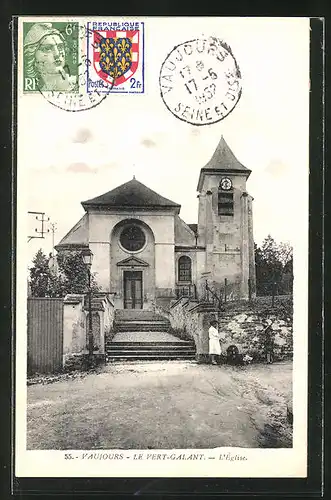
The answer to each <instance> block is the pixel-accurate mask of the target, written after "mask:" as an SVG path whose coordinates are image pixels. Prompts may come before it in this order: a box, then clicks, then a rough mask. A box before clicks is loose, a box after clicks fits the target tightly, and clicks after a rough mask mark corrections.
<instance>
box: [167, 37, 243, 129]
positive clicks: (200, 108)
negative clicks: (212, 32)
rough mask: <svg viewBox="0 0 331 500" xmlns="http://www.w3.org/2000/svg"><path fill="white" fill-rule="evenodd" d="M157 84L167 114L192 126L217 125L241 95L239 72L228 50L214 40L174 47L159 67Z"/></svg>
mask: <svg viewBox="0 0 331 500" xmlns="http://www.w3.org/2000/svg"><path fill="white" fill-rule="evenodd" d="M159 84H160V92H161V97H162V99H163V102H164V104H165V105H166V107H167V108H168V109H169V111H171V113H172V114H173V115H175V116H176V117H177V118H179V119H180V120H183V121H186V122H188V123H191V124H192V125H209V124H212V123H216V122H219V121H220V120H222V119H223V118H225V117H226V116H227V115H228V114H229V113H231V111H232V110H233V109H234V108H235V106H236V105H237V103H238V101H239V99H240V96H241V73H240V69H239V66H238V64H237V61H236V60H235V58H234V56H233V53H232V50H231V48H230V47H229V45H227V44H226V43H225V42H223V41H222V40H220V39H218V38H214V37H211V38H208V39H195V40H190V41H188V42H185V43H182V44H180V45H177V46H176V47H174V48H173V49H172V51H171V52H170V53H169V54H168V56H167V57H166V59H165V60H164V62H163V64H162V66H161V70H160V77H159Z"/></svg>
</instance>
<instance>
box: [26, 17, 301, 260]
mask: <svg viewBox="0 0 331 500" xmlns="http://www.w3.org/2000/svg"><path fill="white" fill-rule="evenodd" d="M199 36H203V37H205V36H216V37H219V38H221V39H222V40H224V41H226V43H227V44H229V45H230V46H231V48H232V52H233V54H234V56H235V58H236V60H237V63H238V65H239V67H240V71H241V74H242V96H241V99H240V100H239V102H238V104H237V106H236V107H235V108H234V110H233V112H232V113H231V114H230V115H228V116H227V117H226V118H225V119H224V120H222V121H220V122H218V123H215V124H211V125H208V126H203V127H197V126H194V125H190V124H188V123H186V122H183V121H180V120H179V119H178V118H176V117H175V116H173V115H172V114H171V113H170V112H169V111H168V109H167V108H166V107H165V105H164V103H163V101H162V99H161V97H160V92H159V85H158V78H159V71H160V67H161V64H162V62H163V60H164V59H165V57H166V56H167V54H168V53H169V52H170V51H171V50H172V48H173V47H174V46H175V45H178V44H180V43H183V42H185V41H187V40H191V39H193V38H197V37H199ZM145 89H146V91H145V93H144V94H136V95H134V94H131V95H119V94H110V95H109V96H107V97H106V99H105V100H104V101H102V102H101V103H100V104H99V105H98V106H96V107H95V108H93V109H90V110H86V111H83V112H79V113H70V112H66V111H64V110H61V109H58V108H56V107H54V106H52V105H51V104H50V103H49V102H47V100H46V99H44V97H43V96H42V95H41V94H39V93H36V94H35V95H31V94H30V95H23V94H22V93H21V92H19V98H18V167H17V168H18V189H19V193H20V201H19V207H18V211H19V213H20V216H21V217H22V221H23V218H24V222H22V225H21V226H20V228H19V231H20V235H21V236H22V234H23V235H24V239H25V242H26V241H27V236H28V235H29V234H32V233H33V232H34V229H35V227H38V225H37V226H36V221H35V218H34V217H35V216H32V215H28V213H27V212H28V211H40V212H45V214H46V216H47V217H49V218H50V220H51V221H52V222H55V223H56V225H57V230H56V233H55V244H56V243H57V242H59V241H60V240H61V238H62V237H63V236H64V235H65V234H66V233H67V232H68V231H69V230H70V229H71V227H72V226H74V224H75V223H76V222H77V221H78V220H79V218H80V217H82V215H84V209H83V208H82V206H81V201H84V200H87V199H90V198H93V197H95V196H97V195H100V194H102V193H105V192H107V191H110V190H111V189H113V188H115V187H116V186H118V185H120V184H122V183H124V182H126V181H128V180H130V179H132V177H133V175H135V177H136V178H137V179H138V180H139V181H141V182H143V183H144V184H146V185H147V186H148V187H150V188H151V189H153V190H155V191H157V192H158V193H160V194H161V195H163V196H165V197H166V198H169V199H171V200H173V201H175V202H177V203H180V204H181V206H182V208H181V213H180V215H181V217H182V219H184V220H185V221H186V222H187V223H194V222H197V209H198V199H197V192H196V186H197V182H198V177H199V172H200V169H201V168H202V167H203V166H204V165H205V164H206V163H207V162H208V161H209V159H210V158H211V156H212V154H213V152H214V150H215V148H216V146H217V144H218V142H219V140H220V138H221V136H222V135H223V136H224V139H225V140H226V142H227V143H228V145H229V147H230V148H231V149H232V151H233V153H234V154H235V156H236V157H237V158H238V160H239V161H240V162H241V163H242V164H243V165H245V166H246V167H247V168H249V169H250V170H252V173H251V175H250V177H249V179H248V182H247V190H248V192H249V193H250V194H251V195H252V196H253V197H254V202H253V217H254V219H253V228H254V239H255V241H256V243H257V244H260V243H261V242H262V241H263V239H264V238H265V237H266V236H267V235H268V234H271V235H272V236H273V237H274V238H275V239H276V240H277V241H289V242H290V243H292V244H293V243H295V241H298V237H297V235H298V234H299V233H300V226H301V225H302V227H305V220H306V218H307V217H308V210H307V186H308V171H309V170H308V169H309V166H308V123H309V116H308V109H309V108H308V106H309V101H308V99H309V21H308V20H307V19H296V18H287V19H284V18H283V19H277V18H269V19H266V18H204V19H203V20H202V19H199V18H190V19H189V20H183V19H182V18H174V19H169V18H162V19H158V18H147V19H145ZM23 214H24V215H23ZM37 224H38V223H37ZM25 244H26V245H27V247H26V250H27V254H28V259H29V260H31V258H32V257H33V255H34V254H35V253H36V251H37V250H38V248H42V249H43V250H44V251H45V252H46V253H48V252H50V251H51V250H52V237H51V235H47V236H46V238H45V239H44V240H42V239H32V240H31V241H30V242H29V243H25Z"/></svg>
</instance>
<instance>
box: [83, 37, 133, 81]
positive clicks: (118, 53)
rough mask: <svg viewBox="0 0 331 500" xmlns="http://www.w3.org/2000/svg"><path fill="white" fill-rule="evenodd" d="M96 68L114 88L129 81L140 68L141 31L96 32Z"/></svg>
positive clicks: (99, 74) (94, 44)
mask: <svg viewBox="0 0 331 500" xmlns="http://www.w3.org/2000/svg"><path fill="white" fill-rule="evenodd" d="M93 33H94V43H93V47H94V54H93V62H94V68H95V70H96V72H97V74H98V76H99V77H100V78H102V79H103V80H105V81H106V82H107V83H110V84H112V85H113V86H114V87H116V86H118V85H120V84H121V83H124V82H125V81H126V80H128V79H129V78H130V77H131V76H132V75H133V74H134V73H135V71H136V70H137V68H138V54H139V30H136V31H101V32H97V31H94V32H93Z"/></svg>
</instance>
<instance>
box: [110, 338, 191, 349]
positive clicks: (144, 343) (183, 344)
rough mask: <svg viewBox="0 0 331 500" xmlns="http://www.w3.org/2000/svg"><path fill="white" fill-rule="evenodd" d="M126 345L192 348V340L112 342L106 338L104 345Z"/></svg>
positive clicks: (115, 346) (117, 346) (112, 346)
mask: <svg viewBox="0 0 331 500" xmlns="http://www.w3.org/2000/svg"><path fill="white" fill-rule="evenodd" d="M126 346H129V347H133V348H136V347H160V348H163V347H173V348H174V349H177V348H182V347H183V348H187V347H193V348H194V342H190V341H187V340H178V341H174V342H168V341H166V342H158V341H152V342H148V341H137V342H135V341H133V342H124V341H123V342H117V341H115V342H112V341H111V340H107V341H106V347H109V348H115V349H116V348H121V347H126Z"/></svg>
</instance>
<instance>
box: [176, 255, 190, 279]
mask: <svg viewBox="0 0 331 500" xmlns="http://www.w3.org/2000/svg"><path fill="white" fill-rule="evenodd" d="M178 281H186V282H191V281H192V263H191V259H190V257H187V255H182V257H179V259H178Z"/></svg>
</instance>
